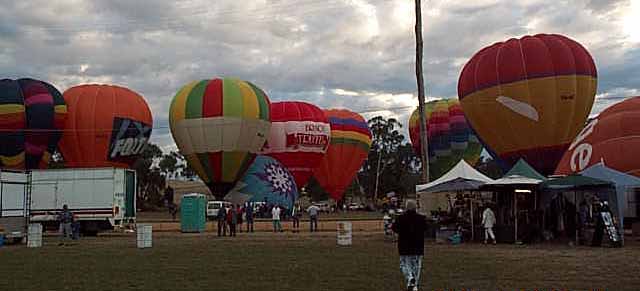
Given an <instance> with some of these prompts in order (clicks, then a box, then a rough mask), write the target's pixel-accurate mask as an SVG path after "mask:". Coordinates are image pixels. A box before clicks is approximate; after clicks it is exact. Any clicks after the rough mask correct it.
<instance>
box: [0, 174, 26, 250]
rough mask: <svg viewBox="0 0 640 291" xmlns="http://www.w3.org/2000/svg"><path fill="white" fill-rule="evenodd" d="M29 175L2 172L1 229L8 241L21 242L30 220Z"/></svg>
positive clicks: (0, 191) (0, 181)
mask: <svg viewBox="0 0 640 291" xmlns="http://www.w3.org/2000/svg"><path fill="white" fill-rule="evenodd" d="M29 177H30V175H29V173H28V172H19V171H7V170H0V229H2V230H3V231H2V232H4V236H5V238H6V239H8V240H10V241H14V240H15V241H19V240H21V239H22V238H23V237H24V236H25V234H26V230H27V222H28V219H29V211H28V207H27V204H28V201H29V183H30V181H29Z"/></svg>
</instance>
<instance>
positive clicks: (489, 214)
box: [482, 206, 496, 244]
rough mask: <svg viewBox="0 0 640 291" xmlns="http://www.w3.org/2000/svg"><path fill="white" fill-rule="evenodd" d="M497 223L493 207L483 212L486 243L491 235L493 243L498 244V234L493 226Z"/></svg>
mask: <svg viewBox="0 0 640 291" xmlns="http://www.w3.org/2000/svg"><path fill="white" fill-rule="evenodd" d="M495 224H496V215H495V214H494V213H493V211H492V210H491V207H489V206H487V208H486V209H485V210H484V212H482V226H483V227H484V243H485V244H486V243H487V241H488V240H489V237H491V239H492V240H493V244H496V236H495V235H494V234H493V226H494V225H495Z"/></svg>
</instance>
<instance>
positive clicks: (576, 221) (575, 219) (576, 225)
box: [573, 190, 578, 246]
mask: <svg viewBox="0 0 640 291" xmlns="http://www.w3.org/2000/svg"><path fill="white" fill-rule="evenodd" d="M573 207H575V208H576V214H575V215H574V217H573V219H574V223H573V225H574V228H575V235H576V246H578V193H577V191H576V190H573Z"/></svg>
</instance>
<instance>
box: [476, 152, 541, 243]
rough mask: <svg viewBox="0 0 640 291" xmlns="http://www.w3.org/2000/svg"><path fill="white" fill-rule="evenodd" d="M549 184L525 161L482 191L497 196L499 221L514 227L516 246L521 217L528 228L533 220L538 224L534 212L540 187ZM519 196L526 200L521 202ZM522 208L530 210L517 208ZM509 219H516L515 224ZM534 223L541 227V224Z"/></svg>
mask: <svg viewBox="0 0 640 291" xmlns="http://www.w3.org/2000/svg"><path fill="white" fill-rule="evenodd" d="M546 180H547V178H545V177H544V176H542V175H541V174H540V173H538V172H537V171H536V170H535V169H533V167H531V166H530V165H529V164H528V163H527V162H526V161H525V160H523V159H520V160H519V161H518V162H517V163H516V164H515V165H514V166H513V167H512V168H511V170H509V171H508V172H507V173H506V174H505V175H504V176H503V177H502V178H500V179H497V180H495V181H493V182H489V183H486V184H485V185H483V186H482V187H480V189H481V190H483V191H492V192H494V199H495V200H494V204H495V207H494V208H495V209H494V211H495V212H497V213H496V218H497V219H499V220H500V221H499V222H501V224H503V225H505V224H506V225H508V224H512V226H513V239H514V242H518V225H519V224H520V221H519V220H520V217H522V218H523V219H524V220H525V221H526V223H527V224H531V223H532V221H530V220H537V219H536V213H535V212H537V211H538V194H539V193H538V192H539V191H538V185H539V184H540V183H542V182H544V181H546ZM519 196H522V198H523V199H519ZM523 202H524V203H523ZM519 204H525V205H527V207H518V206H519ZM506 217H509V218H513V219H512V222H511V221H510V220H509V219H505V218H506ZM533 223H535V224H541V222H540V221H535V222H533ZM498 232H499V231H498Z"/></svg>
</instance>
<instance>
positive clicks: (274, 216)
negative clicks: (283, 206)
mask: <svg viewBox="0 0 640 291" xmlns="http://www.w3.org/2000/svg"><path fill="white" fill-rule="evenodd" d="M271 220H272V221H273V232H278V231H282V225H281V224H280V206H278V205H276V206H274V207H273V209H271Z"/></svg>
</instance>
